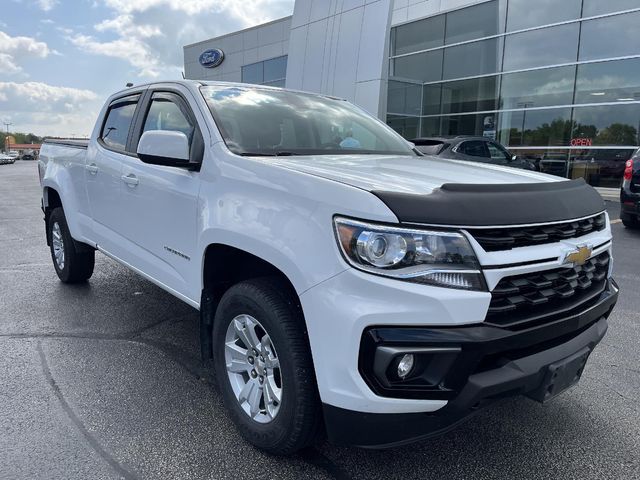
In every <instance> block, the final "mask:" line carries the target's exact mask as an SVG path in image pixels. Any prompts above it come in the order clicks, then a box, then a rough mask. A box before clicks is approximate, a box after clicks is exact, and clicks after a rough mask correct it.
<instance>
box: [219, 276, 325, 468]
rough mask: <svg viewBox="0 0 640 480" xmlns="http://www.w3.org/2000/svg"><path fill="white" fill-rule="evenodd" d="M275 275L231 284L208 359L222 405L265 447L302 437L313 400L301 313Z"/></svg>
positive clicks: (307, 438) (302, 443)
mask: <svg viewBox="0 0 640 480" xmlns="http://www.w3.org/2000/svg"><path fill="white" fill-rule="evenodd" d="M279 287H280V285H279V284H278V283H277V279H256V280H250V281H246V282H242V283H239V284H237V285H235V286H233V287H231V288H230V289H229V290H228V291H227V292H226V293H225V294H224V295H223V297H222V299H221V300H220V304H219V306H218V309H217V312H216V317H215V321H214V326H213V361H214V369H215V374H216V378H217V384H218V387H219V389H220V391H221V394H222V398H223V400H224V403H225V406H226V407H227V409H228V410H229V413H230V415H231V418H232V420H233V421H234V423H235V424H236V426H237V427H238V429H239V431H240V433H241V434H242V436H243V437H244V438H245V439H246V440H247V441H249V442H250V443H252V444H253V445H255V446H256V447H258V448H260V449H262V450H265V451H267V452H269V453H273V454H279V455H287V454H290V453H293V452H295V451H297V450H299V449H301V448H304V447H306V446H307V445H309V444H310V443H311V442H312V441H313V440H314V438H315V436H316V433H317V430H318V425H319V422H320V403H319V399H318V394H317V388H316V382H315V374H314V369H313V363H312V361H311V354H310V352H309V346H308V341H307V338H306V332H305V328H304V319H303V318H302V315H301V313H300V312H299V309H298V308H297V306H296V301H295V300H296V299H295V298H292V297H293V295H288V294H286V293H284V292H286V289H284V288H279Z"/></svg>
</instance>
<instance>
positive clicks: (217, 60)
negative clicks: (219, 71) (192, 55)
mask: <svg viewBox="0 0 640 480" xmlns="http://www.w3.org/2000/svg"><path fill="white" fill-rule="evenodd" d="M223 60H224V52H223V51H222V50H220V49H219V48H212V49H210V50H205V51H204V52H202V53H201V54H200V57H199V58H198V61H199V62H200V65H202V66H203V67H205V68H214V67H217V66H218V65H220V64H221V63H222V61H223Z"/></svg>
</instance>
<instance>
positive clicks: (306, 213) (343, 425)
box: [38, 80, 618, 454]
mask: <svg viewBox="0 0 640 480" xmlns="http://www.w3.org/2000/svg"><path fill="white" fill-rule="evenodd" d="M38 169H39V178H40V183H41V187H42V206H43V211H44V218H45V225H46V240H47V243H48V245H49V247H50V251H51V258H52V261H53V267H54V268H55V271H56V273H57V275H58V277H59V278H60V280H61V281H62V282H64V283H76V282H84V281H87V280H88V279H89V278H90V277H91V275H92V273H93V269H94V260H95V251H96V250H99V251H100V252H103V253H104V254H105V255H107V256H109V257H111V258H112V259H114V260H115V261H117V262H120V263H121V264H122V265H124V266H126V267H127V268H130V269H132V270H133V271H135V272H137V273H139V274H141V275H142V276H144V277H145V278H147V279H148V280H150V281H152V282H154V283H155V284H157V285H159V286H160V287H161V288H164V289H165V290H166V291H167V292H169V293H171V294H172V295H174V296H176V297H177V298H178V299H180V300H182V301H184V302H186V303H187V304H189V305H191V306H193V307H195V308H197V309H199V311H200V332H201V337H200V347H201V351H202V354H203V358H204V359H205V360H209V359H211V362H210V364H211V365H212V368H213V369H214V371H215V376H216V378H217V379H218V381H217V385H218V389H219V391H220V395H221V397H222V400H223V402H224V404H225V406H226V407H227V409H228V411H229V416H230V418H231V419H232V421H233V422H234V423H235V424H236V426H237V427H238V430H239V431H240V432H241V434H242V435H243V436H244V438H246V439H247V441H249V442H251V443H253V444H254V445H256V446H257V447H259V448H261V449H264V450H266V451H268V452H272V453H277V454H289V453H292V452H294V451H296V450H299V449H300V448H303V447H304V446H306V445H309V444H310V443H312V442H313V440H314V438H315V436H316V434H317V432H318V431H319V428H320V426H321V425H322V424H324V427H325V428H324V431H326V433H327V436H328V438H329V440H330V441H333V442H337V443H341V444H350V445H357V446H361V447H387V446H392V445H398V444H403V443H406V442H409V441H413V440H417V439H420V438H424V437H427V436H433V435H436V434H441V433H444V432H446V431H448V430H450V429H451V428H453V427H454V426H455V425H457V424H458V423H459V422H460V421H462V420H463V419H465V418H467V417H468V416H470V415H471V414H473V413H474V412H476V411H478V409H479V408H480V407H484V406H485V405H488V404H490V403H491V402H493V401H495V400H496V399H499V398H503V397H506V396H511V395H518V394H524V395H527V396H529V397H531V398H533V399H535V400H538V401H541V402H545V401H548V400H550V399H551V398H553V397H555V396H556V395H558V394H560V393H562V392H563V391H565V390H566V389H567V388H569V387H571V386H572V385H574V384H575V383H576V382H577V381H578V379H579V378H580V375H581V373H582V371H583V369H584V367H585V363H586V361H587V358H588V357H589V354H590V353H591V351H592V350H593V349H594V347H595V346H596V345H597V344H598V343H599V342H600V340H601V339H602V338H603V337H604V335H605V332H606V330H607V317H608V315H609V314H610V313H611V310H612V309H613V307H614V305H615V303H616V300H617V297H618V287H617V286H616V283H615V281H614V280H613V279H612V277H611V274H612V273H611V271H612V269H611V268H610V264H611V255H612V236H611V228H610V223H609V220H608V216H607V213H606V210H605V206H604V202H603V200H602V198H601V196H600V195H599V194H598V192H596V191H595V190H594V189H593V188H592V187H590V186H589V185H587V184H585V183H584V181H583V180H582V179H580V180H574V181H571V180H566V179H565V180H563V179H558V178H556V177H549V176H547V175H544V174H541V173H538V172H530V171H526V172H525V171H523V170H518V169H514V168H502V167H496V166H493V165H484V164H482V163H471V162H452V161H451V160H448V159H445V158H440V157H437V156H436V157H434V158H431V159H430V160H429V162H428V165H427V166H426V167H425V158H424V157H423V156H421V155H418V154H417V152H415V151H414V150H413V148H411V147H410V146H409V144H408V142H406V141H405V140H404V139H403V138H402V137H401V136H399V135H398V134H397V133H395V132H394V131H393V130H392V129H391V128H389V127H388V126H386V125H384V124H383V123H381V122H380V121H378V120H377V119H375V118H373V117H371V116H369V115H368V114H366V113H365V112H364V111H363V110H361V109H360V108H357V107H355V106H353V105H351V104H350V103H349V102H346V101H342V100H339V99H335V98H330V97H326V96H322V95H316V94H307V93H302V92H294V91H288V90H284V89H278V88H272V87H265V86H258V85H244V84H233V83H217V82H207V81H186V80H185V81H176V82H167V83H154V84H147V85H143V86H138V87H132V88H128V89H126V90H124V91H121V92H119V93H116V94H115V95H113V96H111V97H110V98H109V99H108V100H107V102H106V103H105V105H104V107H103V109H102V111H101V113H100V115H99V117H98V120H97V122H96V125H95V127H94V130H93V133H92V135H91V138H90V140H89V141H71V140H69V141H60V140H58V141H46V142H45V143H44V145H43V146H42V151H41V155H40V161H39V162H38ZM63 206H64V207H63ZM87 300H89V299H87Z"/></svg>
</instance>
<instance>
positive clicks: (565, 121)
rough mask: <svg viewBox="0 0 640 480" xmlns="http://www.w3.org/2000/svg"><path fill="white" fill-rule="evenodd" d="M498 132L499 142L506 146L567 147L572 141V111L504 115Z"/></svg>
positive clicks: (504, 113) (560, 110)
mask: <svg viewBox="0 0 640 480" xmlns="http://www.w3.org/2000/svg"><path fill="white" fill-rule="evenodd" d="M498 132H499V135H498V140H499V141H500V143H502V144H503V145H505V146H507V147H516V146H546V145H562V146H568V145H569V143H570V141H571V109H570V108H557V109H550V110H523V111H515V112H503V113H501V114H500V127H499V129H498Z"/></svg>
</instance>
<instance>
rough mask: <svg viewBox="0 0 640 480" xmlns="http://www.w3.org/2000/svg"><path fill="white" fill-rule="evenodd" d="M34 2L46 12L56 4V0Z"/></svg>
mask: <svg viewBox="0 0 640 480" xmlns="http://www.w3.org/2000/svg"><path fill="white" fill-rule="evenodd" d="M36 3H37V4H38V6H39V7H40V8H41V9H42V10H44V11H45V12H48V11H49V10H52V9H53V7H55V6H56V5H57V4H58V1H57V0H37V1H36Z"/></svg>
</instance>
